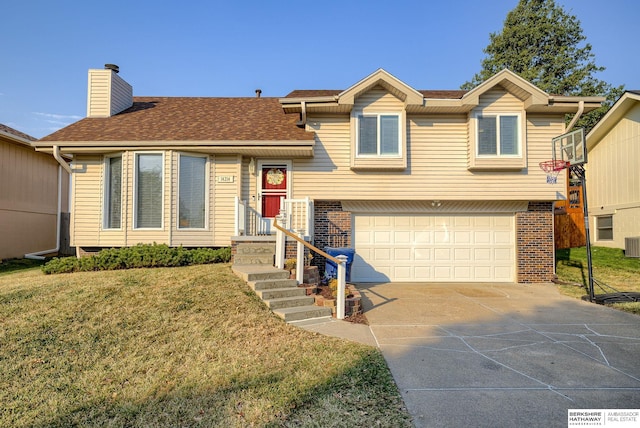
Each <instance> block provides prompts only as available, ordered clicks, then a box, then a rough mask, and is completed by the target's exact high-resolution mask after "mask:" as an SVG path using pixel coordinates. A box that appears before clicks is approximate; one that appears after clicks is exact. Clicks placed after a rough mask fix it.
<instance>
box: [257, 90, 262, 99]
mask: <svg viewBox="0 0 640 428" xmlns="http://www.w3.org/2000/svg"><path fill="white" fill-rule="evenodd" d="M261 94H262V89H259V88H258V89H256V98H260V95H261Z"/></svg>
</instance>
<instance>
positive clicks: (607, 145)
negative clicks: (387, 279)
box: [586, 104, 640, 248]
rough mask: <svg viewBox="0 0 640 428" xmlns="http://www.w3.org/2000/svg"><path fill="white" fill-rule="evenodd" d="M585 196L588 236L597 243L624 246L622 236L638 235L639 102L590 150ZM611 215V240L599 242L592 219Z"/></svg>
mask: <svg viewBox="0 0 640 428" xmlns="http://www.w3.org/2000/svg"><path fill="white" fill-rule="evenodd" d="M588 161H589V163H588V164H587V165H586V170H587V195H588V198H589V208H590V216H591V218H592V220H593V221H592V225H591V227H592V230H593V231H594V232H592V234H591V236H592V239H593V241H594V242H595V243H596V244H597V245H602V246H608V247H613V248H624V238H625V237H633V236H640V174H639V173H638V165H640V104H636V106H635V107H633V108H632V109H630V110H629V111H628V112H627V113H626V114H625V115H624V117H622V118H621V119H620V121H619V122H618V123H617V124H616V125H615V126H614V127H613V128H612V129H611V131H609V132H608V133H607V134H606V135H605V136H604V137H603V138H602V140H600V141H599V142H598V144H597V145H596V146H595V147H594V148H593V149H592V150H591V151H590V152H589V157H588ZM599 215H612V216H613V240H612V241H598V240H597V231H596V227H595V225H596V223H595V220H596V219H595V218H596V217H597V216H599Z"/></svg>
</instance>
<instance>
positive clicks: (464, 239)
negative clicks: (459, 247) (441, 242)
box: [453, 231, 471, 244]
mask: <svg viewBox="0 0 640 428" xmlns="http://www.w3.org/2000/svg"><path fill="white" fill-rule="evenodd" d="M453 242H454V243H455V244H470V243H471V232H470V231H463V232H453Z"/></svg>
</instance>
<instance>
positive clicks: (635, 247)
mask: <svg viewBox="0 0 640 428" xmlns="http://www.w3.org/2000/svg"><path fill="white" fill-rule="evenodd" d="M624 255H625V256H627V257H640V236H634V237H633V238H624Z"/></svg>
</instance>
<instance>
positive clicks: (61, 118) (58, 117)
mask: <svg viewBox="0 0 640 428" xmlns="http://www.w3.org/2000/svg"><path fill="white" fill-rule="evenodd" d="M33 114H37V115H38V116H42V117H46V118H49V119H55V120H58V121H64V123H69V122H72V121H74V120H80V119H82V116H77V115H73V114H69V115H65V114H55V113H40V112H37V111H34V112H33Z"/></svg>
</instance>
